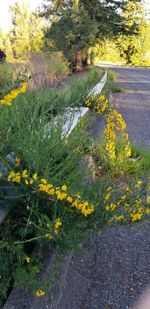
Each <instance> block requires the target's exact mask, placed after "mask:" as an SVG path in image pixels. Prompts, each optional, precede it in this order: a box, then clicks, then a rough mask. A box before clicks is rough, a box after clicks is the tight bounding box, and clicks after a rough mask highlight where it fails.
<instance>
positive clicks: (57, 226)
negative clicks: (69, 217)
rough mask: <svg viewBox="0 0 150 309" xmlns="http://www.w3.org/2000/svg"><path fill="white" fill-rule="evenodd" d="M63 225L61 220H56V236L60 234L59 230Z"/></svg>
mask: <svg viewBox="0 0 150 309" xmlns="http://www.w3.org/2000/svg"><path fill="white" fill-rule="evenodd" d="M61 225H62V222H61V220H60V218H58V219H56V220H55V230H54V232H55V234H58V230H59V228H60V226H61Z"/></svg>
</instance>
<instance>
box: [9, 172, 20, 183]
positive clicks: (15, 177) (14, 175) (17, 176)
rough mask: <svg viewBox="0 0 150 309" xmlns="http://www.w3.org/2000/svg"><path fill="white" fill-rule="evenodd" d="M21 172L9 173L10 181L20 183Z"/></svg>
mask: <svg viewBox="0 0 150 309" xmlns="http://www.w3.org/2000/svg"><path fill="white" fill-rule="evenodd" d="M20 178H21V176H20V173H15V172H13V171H12V172H10V173H9V175H8V181H12V182H16V183H19V182H20Z"/></svg>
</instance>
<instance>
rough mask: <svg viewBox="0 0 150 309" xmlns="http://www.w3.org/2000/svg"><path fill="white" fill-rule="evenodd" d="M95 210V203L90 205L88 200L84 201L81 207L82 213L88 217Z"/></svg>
mask: <svg viewBox="0 0 150 309" xmlns="http://www.w3.org/2000/svg"><path fill="white" fill-rule="evenodd" d="M93 212H94V205H93V204H91V205H89V204H88V202H84V203H83V205H82V208H81V213H82V214H83V215H84V216H85V217H87V216H88V215H90V214H91V213H93Z"/></svg>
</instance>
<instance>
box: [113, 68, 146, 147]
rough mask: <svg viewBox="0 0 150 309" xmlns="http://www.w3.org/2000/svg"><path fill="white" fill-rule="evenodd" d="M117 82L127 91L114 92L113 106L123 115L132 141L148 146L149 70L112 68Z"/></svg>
mask: <svg viewBox="0 0 150 309" xmlns="http://www.w3.org/2000/svg"><path fill="white" fill-rule="evenodd" d="M114 71H115V73H116V74H117V84H118V85H119V86H120V87H122V88H125V89H127V91H128V92H127V93H114V94H113V103H114V106H115V108H116V109H117V110H118V111H119V112H120V113H121V114H122V115H123V118H124V119H125V121H126V124H127V131H128V133H129V135H130V138H131V139H132V141H133V142H136V143H137V144H138V145H139V146H143V147H150V70H146V69H145V70H144V69H125V68H118V69H114Z"/></svg>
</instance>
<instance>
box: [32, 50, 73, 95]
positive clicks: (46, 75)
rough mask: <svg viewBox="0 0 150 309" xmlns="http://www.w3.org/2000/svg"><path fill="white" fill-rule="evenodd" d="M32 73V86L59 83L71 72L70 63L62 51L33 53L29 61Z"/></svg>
mask: <svg viewBox="0 0 150 309" xmlns="http://www.w3.org/2000/svg"><path fill="white" fill-rule="evenodd" d="M27 68H28V70H29V71H30V73H31V75H32V79H31V82H30V87H31V88H32V89H42V88H46V87H49V86H50V85H52V84H58V82H61V81H62V80H64V79H65V78H66V77H67V76H68V74H69V63H68V62H67V60H66V59H65V57H64V56H63V54H62V52H53V53H38V54H35V53H34V54H32V55H31V57H30V59H29V60H28V63H27Z"/></svg>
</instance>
